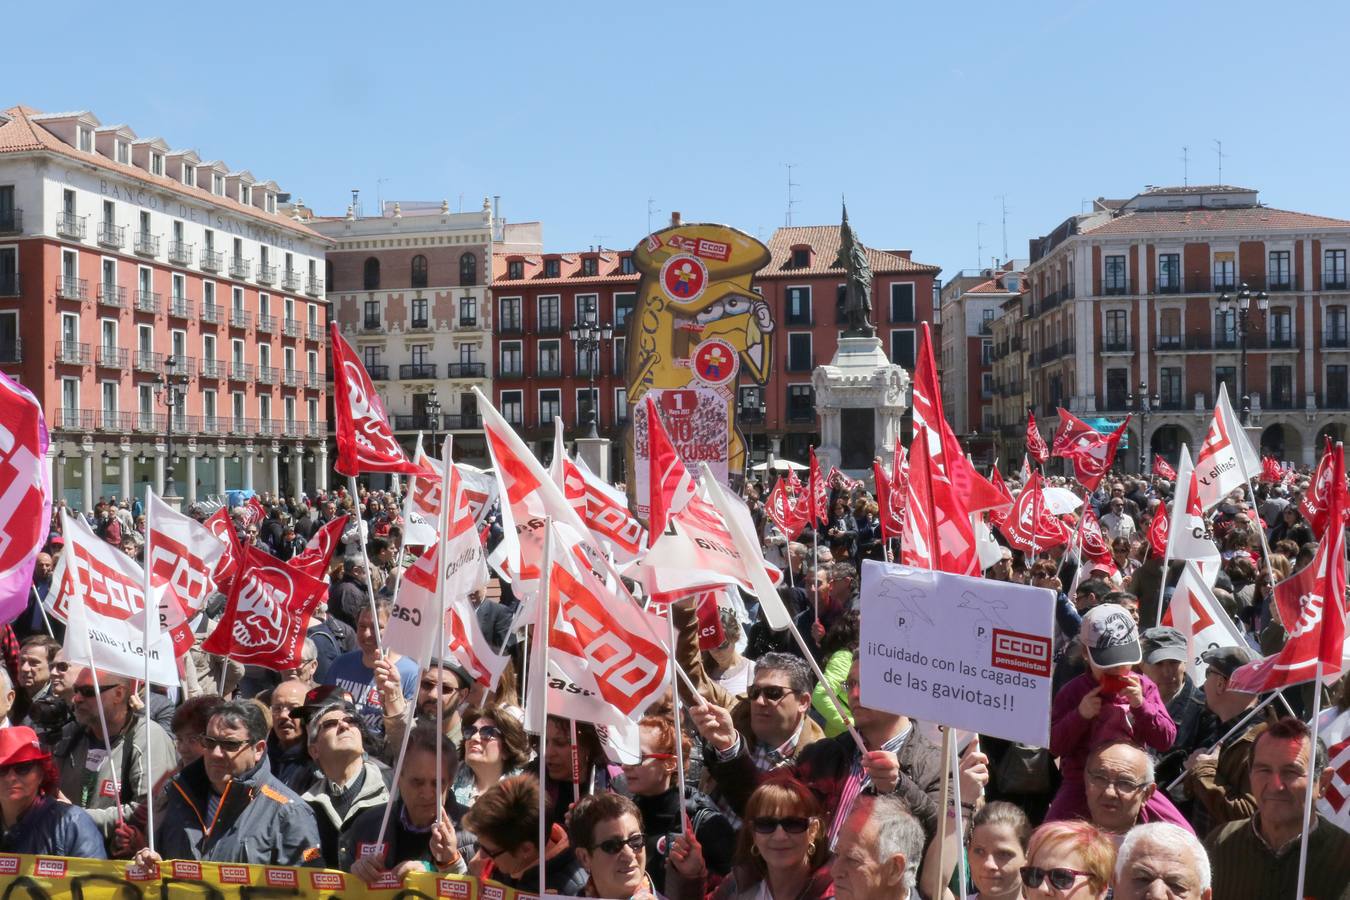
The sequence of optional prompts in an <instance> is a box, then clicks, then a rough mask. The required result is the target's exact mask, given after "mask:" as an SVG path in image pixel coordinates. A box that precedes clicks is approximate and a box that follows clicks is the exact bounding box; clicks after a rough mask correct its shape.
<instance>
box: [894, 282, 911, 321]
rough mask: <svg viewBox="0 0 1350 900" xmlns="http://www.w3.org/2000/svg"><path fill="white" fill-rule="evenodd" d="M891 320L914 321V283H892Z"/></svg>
mask: <svg viewBox="0 0 1350 900" xmlns="http://www.w3.org/2000/svg"><path fill="white" fill-rule="evenodd" d="M891 321H892V322H913V321H914V285H913V284H909V283H906V284H893V285H891Z"/></svg>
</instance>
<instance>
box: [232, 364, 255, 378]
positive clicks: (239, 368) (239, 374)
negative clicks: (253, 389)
mask: <svg viewBox="0 0 1350 900" xmlns="http://www.w3.org/2000/svg"><path fill="white" fill-rule="evenodd" d="M230 380H231V381H252V380H253V366H251V365H249V364H248V363H242V362H232V363H230Z"/></svg>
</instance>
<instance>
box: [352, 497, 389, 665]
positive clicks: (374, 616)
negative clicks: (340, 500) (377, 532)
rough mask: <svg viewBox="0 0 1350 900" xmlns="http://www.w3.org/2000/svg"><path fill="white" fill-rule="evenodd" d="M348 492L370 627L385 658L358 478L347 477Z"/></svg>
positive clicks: (381, 654) (380, 652)
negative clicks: (359, 546) (363, 576)
mask: <svg viewBox="0 0 1350 900" xmlns="http://www.w3.org/2000/svg"><path fill="white" fill-rule="evenodd" d="M347 485H348V488H347V489H348V490H349V491H351V495H352V511H353V512H354V513H355V514H356V542H357V543H358V544H360V545H361V564H362V565H363V566H364V567H365V570H366V599H367V600H369V601H370V625H371V628H373V629H374V630H375V646H376V647H377V648H378V650H379V654H380V656H384V636H383V635H382V634H380V616H379V614H378V613H377V612H376V611H375V584H374V581H373V579H371V577H370V554H369V552H368V551H367V550H366V540H367V539H366V535H365V534H364V533H363V530H362V528H361V526H362V525H363V524H365V518H364V517H363V516H362V515H361V498H360V497H359V496H358V495H357V493H356V476H355V475H348V476H347Z"/></svg>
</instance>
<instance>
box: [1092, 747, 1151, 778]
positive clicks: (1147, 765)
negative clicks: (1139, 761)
mask: <svg viewBox="0 0 1350 900" xmlns="http://www.w3.org/2000/svg"><path fill="white" fill-rule="evenodd" d="M1112 747H1129V748H1130V749H1132V750H1134V751H1136V752H1137V753H1138V754H1139V755H1140V756H1142V757H1143V758H1144V784H1146V785H1149V784H1153V783H1155V782H1156V781H1157V780H1158V773H1157V772H1156V771H1155V770H1154V768H1153V757H1152V756H1149V754H1148V753H1147V752H1146V751H1144V750H1143V749H1142V748H1140V746H1139V745H1138V744H1132V743H1130V742H1129V741H1125V740H1118V741H1103V742H1102V743H1100V744H1098V745H1097V746H1095V747H1093V748H1092V750H1091V751H1090V752H1089V753H1088V756H1092V755H1093V754H1100V753H1101V752H1102V751H1103V750H1109V749H1110V748H1112Z"/></svg>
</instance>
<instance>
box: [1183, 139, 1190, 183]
mask: <svg viewBox="0 0 1350 900" xmlns="http://www.w3.org/2000/svg"><path fill="white" fill-rule="evenodd" d="M1181 186H1182V187H1190V186H1191V148H1190V147H1182V148H1181Z"/></svg>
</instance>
